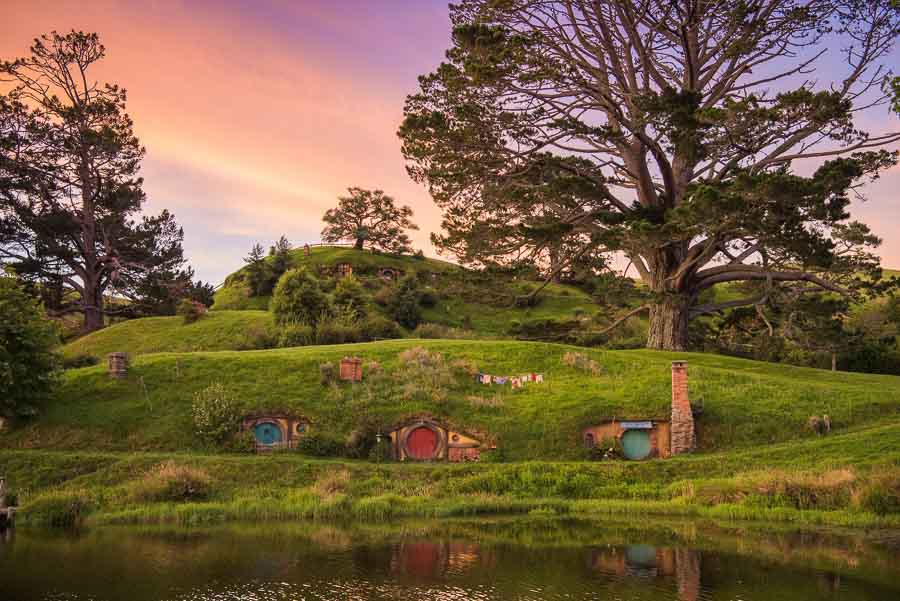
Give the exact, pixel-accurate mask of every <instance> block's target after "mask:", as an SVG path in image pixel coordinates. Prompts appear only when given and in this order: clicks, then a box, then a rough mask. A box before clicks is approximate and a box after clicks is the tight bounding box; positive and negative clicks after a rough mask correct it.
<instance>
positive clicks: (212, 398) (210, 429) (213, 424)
mask: <svg viewBox="0 0 900 601" xmlns="http://www.w3.org/2000/svg"><path fill="white" fill-rule="evenodd" d="M192 411H193V416H194V428H195V430H196V431H197V434H199V435H200V436H201V437H203V438H204V439H205V440H207V441H208V442H212V443H220V442H222V441H223V440H225V438H226V437H228V436H229V435H231V434H233V433H234V432H235V430H237V426H238V423H239V421H240V410H239V408H238V404H237V402H236V401H235V399H234V398H233V397H232V395H231V393H230V392H229V391H228V390H227V389H226V388H225V387H224V386H223V385H222V384H220V383H218V382H216V383H213V384H210V385H209V386H207V387H206V388H204V389H203V390H201V391H199V392H197V393H196V394H195V395H194V403H193V407H192Z"/></svg>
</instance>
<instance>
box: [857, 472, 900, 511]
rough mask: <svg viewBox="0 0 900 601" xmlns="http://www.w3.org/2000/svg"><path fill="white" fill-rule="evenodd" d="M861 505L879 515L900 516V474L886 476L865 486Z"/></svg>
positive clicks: (862, 491) (860, 496) (880, 476)
mask: <svg viewBox="0 0 900 601" xmlns="http://www.w3.org/2000/svg"><path fill="white" fill-rule="evenodd" d="M859 505H860V507H862V508H863V509H865V510H866V511H871V512H872V513H875V514H878V515H882V516H883V515H889V514H900V474H896V473H894V474H884V475H879V476H876V477H874V479H873V480H872V481H871V482H869V483H867V484H866V485H864V486H863V488H862V490H861V491H860V493H859Z"/></svg>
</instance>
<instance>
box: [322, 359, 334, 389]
mask: <svg viewBox="0 0 900 601" xmlns="http://www.w3.org/2000/svg"><path fill="white" fill-rule="evenodd" d="M337 381H338V368H337V366H336V365H335V364H334V363H332V362H330V361H328V362H326V363H322V364H320V365H319V382H321V383H322V386H330V385H331V384H336V383H337Z"/></svg>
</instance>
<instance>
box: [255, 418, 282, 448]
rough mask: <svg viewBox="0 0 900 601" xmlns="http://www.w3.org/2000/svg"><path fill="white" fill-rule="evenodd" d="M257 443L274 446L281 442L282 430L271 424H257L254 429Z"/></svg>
mask: <svg viewBox="0 0 900 601" xmlns="http://www.w3.org/2000/svg"><path fill="white" fill-rule="evenodd" d="M253 434H254V436H255V437H256V442H258V443H259V444H264V445H272V444H277V443H279V442H281V428H279V427H278V426H277V425H276V424H273V423H271V422H263V423H261V424H257V425H256V427H255V428H253Z"/></svg>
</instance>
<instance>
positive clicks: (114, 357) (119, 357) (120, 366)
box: [107, 353, 128, 379]
mask: <svg viewBox="0 0 900 601" xmlns="http://www.w3.org/2000/svg"><path fill="white" fill-rule="evenodd" d="M107 362H108V369H109V375H110V376H112V377H113V378H119V379H121V378H124V377H125V376H126V375H127V374H128V355H127V354H125V353H110V354H109V355H107Z"/></svg>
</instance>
